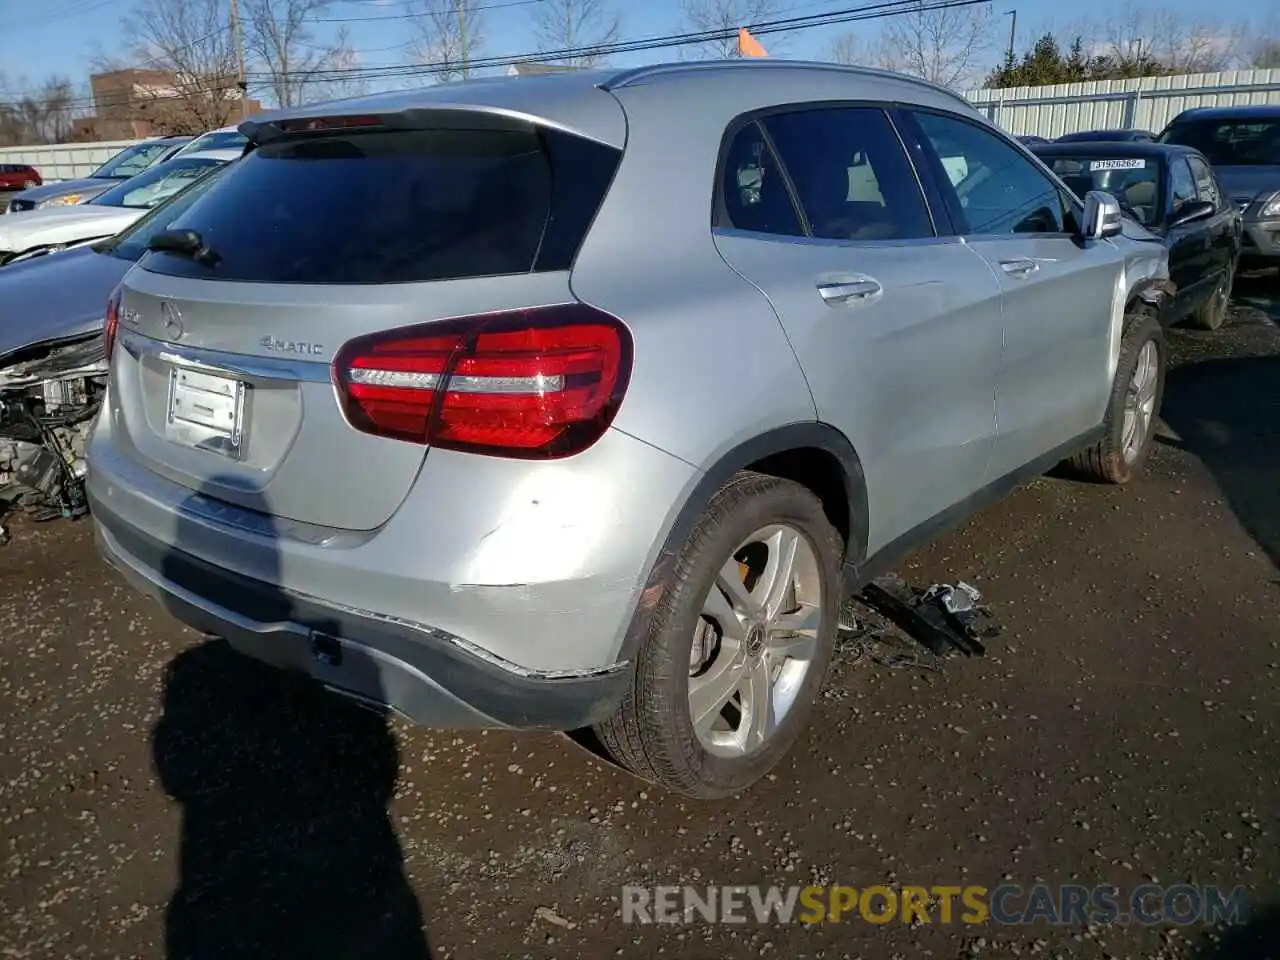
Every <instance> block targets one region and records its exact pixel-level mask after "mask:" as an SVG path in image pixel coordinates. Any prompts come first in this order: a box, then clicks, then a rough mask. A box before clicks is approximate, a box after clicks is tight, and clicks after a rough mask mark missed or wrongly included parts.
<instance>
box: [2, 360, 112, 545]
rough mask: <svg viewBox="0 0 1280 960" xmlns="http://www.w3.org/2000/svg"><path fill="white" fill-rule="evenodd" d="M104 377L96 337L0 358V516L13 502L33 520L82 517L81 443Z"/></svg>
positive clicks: (83, 463) (84, 467)
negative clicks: (24, 509)
mask: <svg viewBox="0 0 1280 960" xmlns="http://www.w3.org/2000/svg"><path fill="white" fill-rule="evenodd" d="M106 375H107V368H106V359H105V355H104V353H103V349H102V338H101V336H95V337H91V338H88V339H83V340H79V341H75V342H71V343H61V344H46V345H39V346H34V347H30V348H27V349H26V350H23V351H21V352H20V353H18V354H16V355H10V356H9V357H7V358H4V359H0V512H3V510H4V509H5V506H6V505H8V506H12V505H14V504H18V505H20V506H22V507H24V508H26V509H27V510H29V511H30V512H32V513H33V514H34V515H35V516H36V517H37V518H38V519H52V518H54V517H78V516H81V515H83V514H84V513H86V512H87V510H88V506H87V503H86V501H85V494H84V477H85V474H86V472H87V464H86V461H85V444H86V441H87V439H88V435H89V427H90V425H91V423H92V420H93V418H94V416H96V415H97V412H98V410H99V409H100V407H101V406H102V398H103V395H104V394H105V392H106Z"/></svg>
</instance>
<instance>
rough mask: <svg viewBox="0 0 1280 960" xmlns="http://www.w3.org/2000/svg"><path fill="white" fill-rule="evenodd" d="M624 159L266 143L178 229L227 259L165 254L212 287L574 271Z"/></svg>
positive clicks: (445, 138) (584, 146) (417, 146)
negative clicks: (214, 283)
mask: <svg viewBox="0 0 1280 960" xmlns="http://www.w3.org/2000/svg"><path fill="white" fill-rule="evenodd" d="M619 157H620V153H619V152H618V151H616V150H613V149H612V148H609V147H606V146H602V145H600V144H595V143H591V142H588V141H585V140H582V139H580V138H577V137H573V136H570V135H568V134H562V133H559V132H553V131H533V130H519V131H505V130H492V129H490V130H458V129H448V130H418V131H403V130H400V131H385V130H380V131H369V132H347V131H344V132H342V133H341V134H321V135H316V134H310V135H304V136H295V137H292V138H287V139H284V140H281V141H276V142H270V143H267V144H264V145H262V146H260V147H258V148H257V149H255V150H254V151H252V152H251V153H250V154H249V155H248V156H247V157H245V158H244V159H243V160H242V161H240V162H239V163H238V164H237V168H236V169H235V170H234V171H230V172H229V174H228V175H227V176H226V177H224V178H222V182H220V183H219V184H218V187H217V189H215V190H213V191H212V192H211V193H210V194H209V196H207V197H206V198H205V200H204V202H202V203H200V204H199V205H197V206H196V207H194V208H193V209H192V210H191V211H190V212H189V213H187V214H184V215H183V216H182V217H180V218H178V220H176V221H174V223H172V224H171V227H172V228H173V229H190V230H195V231H197V232H198V233H199V234H200V235H201V237H202V238H203V239H204V242H205V244H206V246H208V247H209V248H210V249H212V250H213V251H214V252H216V253H217V255H218V256H219V258H220V260H219V261H218V262H217V263H216V265H214V266H207V265H204V264H199V263H195V262H193V261H192V260H190V259H187V258H185V257H182V256H181V255H179V254H171V253H151V254H148V255H147V256H146V257H145V258H144V259H143V261H142V266H143V267H144V269H146V270H149V271H152V272H157V273H165V274H171V275H178V276H190V277H197V278H200V279H210V280H235V281H247V282H258V283H304V284H313V283H314V284H326V283H327V284H380V283H412V282H424V281H433V280H449V279H461V278H467V277H484V276H498V275H506V274H518V273H529V272H532V271H534V270H556V269H567V268H568V266H569V265H570V263H571V261H572V259H573V257H574V256H575V255H576V252H577V249H578V247H579V246H580V244H581V242H582V239H583V238H584V236H585V234H586V231H587V229H588V227H589V225H590V222H591V220H592V218H593V217H594V215H595V212H596V210H597V209H598V207H599V205H600V203H601V201H602V200H603V198H604V194H605V192H607V189H608V185H609V183H610V182H611V181H612V177H613V173H614V171H615V169H616V166H617V162H618V158H619Z"/></svg>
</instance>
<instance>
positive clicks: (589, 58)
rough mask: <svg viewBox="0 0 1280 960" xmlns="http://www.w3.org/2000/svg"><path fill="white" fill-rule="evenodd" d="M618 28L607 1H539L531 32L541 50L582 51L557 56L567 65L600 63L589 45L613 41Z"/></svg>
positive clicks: (599, 45)
mask: <svg viewBox="0 0 1280 960" xmlns="http://www.w3.org/2000/svg"><path fill="white" fill-rule="evenodd" d="M620 29H621V21H620V19H619V17H618V13H617V11H615V10H614V9H613V6H612V4H611V3H610V0H542V2H541V3H539V4H537V5H536V6H535V8H534V13H533V32H534V35H535V36H536V37H537V38H538V42H539V44H540V45H541V48H542V49H543V50H548V51H554V50H574V51H584V52H580V53H574V54H571V55H569V56H564V57H557V58H556V60H557V62H559V63H563V64H565V65H566V66H570V67H591V66H595V65H596V64H598V63H601V62H603V61H604V59H605V57H603V56H601V55H600V54H598V53H593V52H591V48H593V47H601V46H605V45H607V44H610V43H615V42H616V41H617V39H618V33H619V30H620Z"/></svg>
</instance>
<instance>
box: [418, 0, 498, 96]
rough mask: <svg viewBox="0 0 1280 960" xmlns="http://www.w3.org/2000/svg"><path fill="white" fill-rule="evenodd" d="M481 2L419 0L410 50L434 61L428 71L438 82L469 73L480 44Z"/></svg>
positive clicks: (482, 38)
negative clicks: (415, 37) (415, 34)
mask: <svg viewBox="0 0 1280 960" xmlns="http://www.w3.org/2000/svg"><path fill="white" fill-rule="evenodd" d="M483 6H484V4H483V3H480V2H477V0H420V2H419V9H418V13H417V16H416V18H415V20H414V24H415V27H416V29H417V32H418V38H417V40H416V41H415V42H414V43H413V44H412V45H411V47H410V53H411V55H412V56H413V57H414V59H416V60H418V61H419V62H420V63H429V64H433V65H435V67H434V69H433V70H432V71H431V73H432V75H433V76H434V77H435V78H436V79H437V80H438V81H440V82H441V83H447V82H449V81H450V80H465V79H467V78H468V77H470V76H471V64H472V61H474V60H475V59H476V57H477V56H478V55H479V53H480V50H481V49H482V48H483V47H484V21H483V17H482V15H481V12H480V11H481V10H482V9H483Z"/></svg>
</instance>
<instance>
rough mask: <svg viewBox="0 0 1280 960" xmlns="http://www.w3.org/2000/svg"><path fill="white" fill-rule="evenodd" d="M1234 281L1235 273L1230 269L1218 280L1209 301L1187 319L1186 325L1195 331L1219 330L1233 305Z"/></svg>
mask: <svg viewBox="0 0 1280 960" xmlns="http://www.w3.org/2000/svg"><path fill="white" fill-rule="evenodd" d="M1234 281H1235V272H1234V271H1233V270H1232V269H1231V268H1230V267H1228V268H1227V271H1226V273H1224V274H1223V275H1222V276H1221V277H1219V278H1218V282H1217V283H1216V284H1215V285H1214V288H1213V293H1211V294H1210V295H1209V299H1208V300H1206V301H1205V302H1204V303H1202V304H1201V305H1200V306H1199V307H1197V308H1196V310H1195V311H1193V312H1192V314H1191V316H1189V317H1187V323H1186V325H1187V326H1188V327H1190V328H1192V329H1193V330H1217V329H1219V328H1220V327H1221V326H1222V324H1223V323H1224V322H1225V321H1226V319H1227V307H1228V305H1229V304H1230V303H1231V287H1232V284H1233V283H1234Z"/></svg>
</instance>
